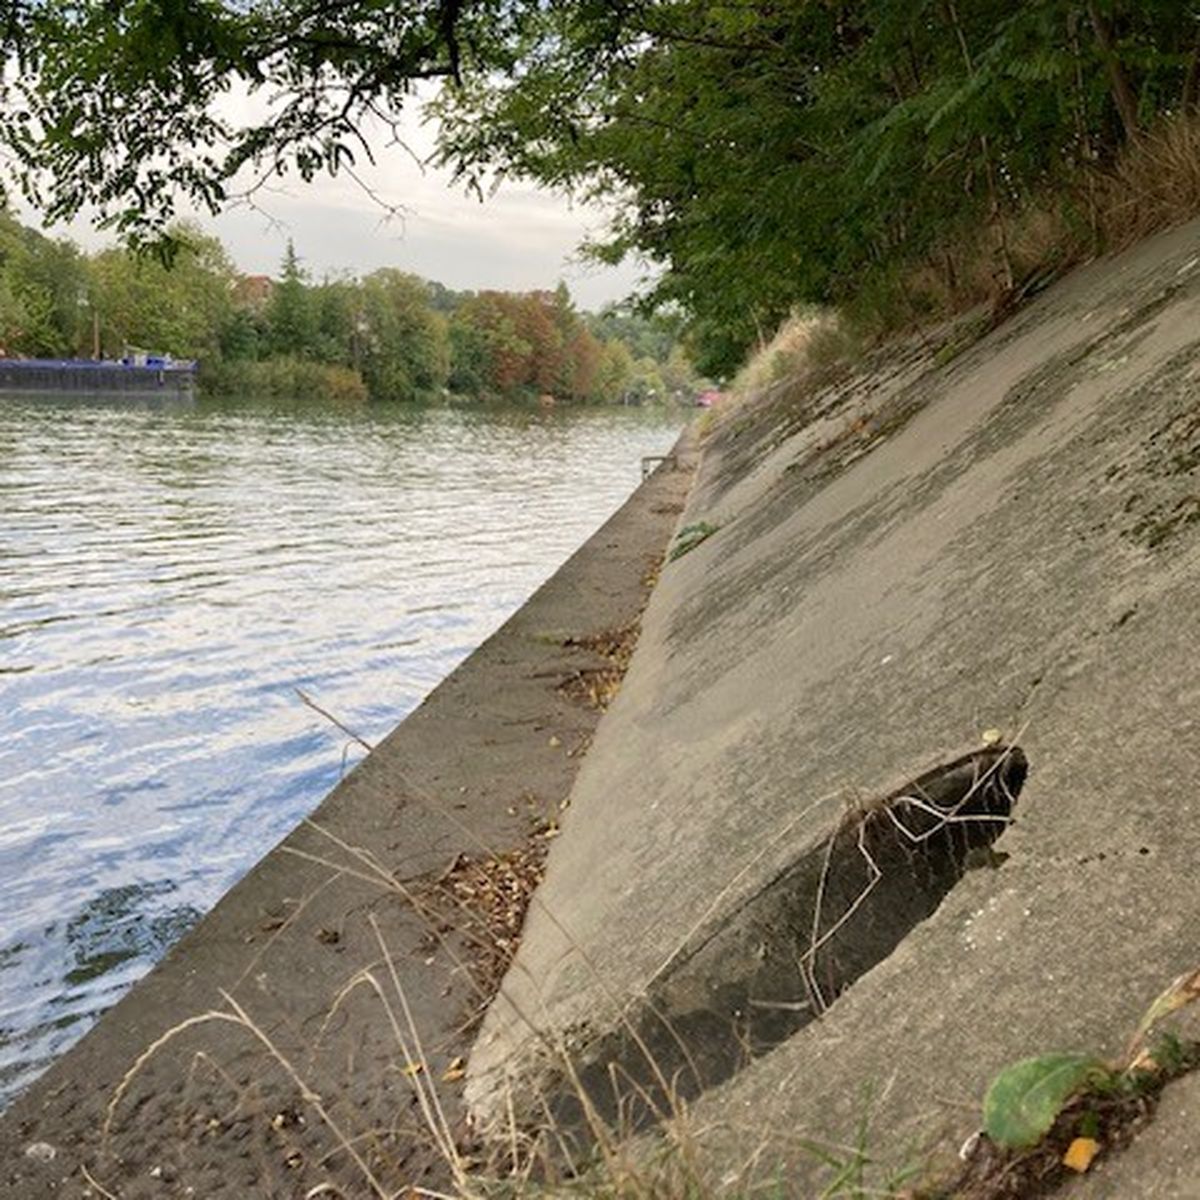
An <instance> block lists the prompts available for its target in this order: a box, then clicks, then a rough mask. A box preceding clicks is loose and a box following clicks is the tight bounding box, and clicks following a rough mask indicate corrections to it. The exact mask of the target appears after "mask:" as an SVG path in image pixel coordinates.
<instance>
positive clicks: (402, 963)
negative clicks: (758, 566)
mask: <svg viewBox="0 0 1200 1200" xmlns="http://www.w3.org/2000/svg"><path fill="white" fill-rule="evenodd" d="M689 481H690V474H689V472H688V471H687V470H686V469H685V470H670V469H667V468H662V469H660V470H659V471H658V472H657V473H656V474H655V475H654V476H653V477H652V478H651V479H650V480H649V481H647V482H646V483H645V484H643V486H642V487H641V488H640V489H639V490H638V491H637V492H636V493H635V495H634V496H633V497H632V498H631V499H630V500H629V501H628V502H627V503H626V504H625V505H624V507H623V508H622V509H621V510H620V511H619V512H618V513H617V514H616V515H615V516H614V517H612V518H611V519H610V520H609V521H608V522H607V523H606V524H605V525H604V526H603V527H602V528H601V529H600V530H599V531H598V532H597V533H596V534H595V535H594V536H593V537H592V538H591V539H590V540H589V541H588V542H587V543H586V544H585V545H584V546H583V547H582V548H581V549H580V550H579V551H578V552H576V554H574V555H573V556H572V557H571V558H570V559H569V560H568V562H567V563H566V564H564V566H563V567H562V568H561V569H560V570H559V571H558V572H557V573H556V574H555V575H554V577H553V578H552V579H550V580H549V581H548V582H547V583H546V584H544V585H543V586H542V587H541V588H540V589H539V590H538V591H537V592H536V593H535V594H534V595H533V596H532V597H531V598H530V600H529V601H528V602H527V603H526V604H525V605H524V606H523V607H522V608H521V609H520V611H519V612H518V613H516V614H515V615H514V616H513V617H512V618H511V619H510V620H509V621H508V622H507V623H506V624H505V625H504V626H503V627H502V628H501V629H500V630H499V631H498V632H497V633H496V634H495V635H493V636H492V637H491V638H490V639H489V640H488V641H487V642H485V643H484V644H483V645H482V646H481V647H480V648H479V649H478V650H477V651H475V653H474V654H472V655H471V657H470V658H469V659H468V660H467V661H466V662H464V663H463V664H462V665H461V666H460V667H459V668H458V669H457V670H455V671H454V672H453V673H452V674H451V675H450V676H449V677H448V678H447V679H446V680H445V681H444V682H443V683H442V684H441V685H440V686H439V687H438V688H437V689H436V690H435V691H434V692H433V693H432V694H431V695H430V696H429V697H428V698H427V699H426V701H425V702H424V703H423V704H422V705H421V707H420V708H419V709H417V711H416V712H414V713H413V714H412V715H411V716H410V717H409V718H408V719H407V720H406V721H405V722H403V723H402V725H401V726H400V727H398V729H397V730H396V731H395V732H394V733H392V734H391V735H390V736H389V737H388V738H387V739H386V740H384V741H383V742H382V743H381V744H380V745H379V746H378V747H376V748H375V750H374V752H373V753H372V754H371V755H370V756H369V757H368V758H367V759H366V760H365V761H364V762H363V763H362V764H361V765H360V766H359V767H358V768H357V769H356V770H355V771H353V772H352V773H351V774H350V775H349V776H348V777H347V778H346V779H345V781H344V782H343V783H342V784H341V785H339V786H338V787H337V788H336V789H335V790H334V791H333V792H332V793H331V794H330V796H329V797H328V798H327V799H326V800H325V802H324V803H323V804H322V805H321V807H320V808H319V809H318V810H317V811H316V812H315V813H314V814H313V817H312V820H311V821H310V822H308V823H305V824H304V825H303V826H301V827H300V828H298V829H297V830H296V831H295V832H294V833H293V834H292V835H291V836H290V837H289V838H287V839H285V841H284V842H283V843H282V844H281V845H280V846H279V847H277V848H276V849H275V850H274V851H272V852H271V853H270V854H269V855H267V857H266V858H265V859H264V860H263V861H262V862H261V863H260V864H259V865H258V866H257V867H256V868H255V869H254V870H253V871H251V873H250V874H249V875H248V876H247V877H246V878H245V879H243V880H242V882H240V883H239V884H238V885H237V886H236V887H235V888H234V889H233V890H232V891H231V892H230V893H229V894H228V895H227V896H226V897H225V898H224V899H223V900H222V901H221V902H220V903H219V904H218V905H217V907H216V908H215V909H214V910H213V911H212V912H211V913H210V914H209V915H208V917H206V918H205V919H204V920H203V921H202V922H201V923H200V924H199V925H198V926H197V927H196V929H194V930H193V931H192V932H191V933H190V934H188V935H187V936H186V937H185V938H184V939H183V940H182V941H181V942H180V943H179V945H177V946H176V947H175V949H174V950H172V951H171V952H170V953H169V954H168V956H167V957H166V959H165V960H164V961H163V962H162V963H161V964H160V966H159V967H158V968H157V969H156V970H154V971H153V972H152V973H151V974H150V975H149V976H147V977H146V978H145V979H144V980H143V981H142V982H141V983H140V984H138V985H137V986H136V987H135V988H134V989H133V991H132V992H131V993H130V994H129V995H128V996H127V997H126V998H125V999H124V1000H123V1001H122V1002H121V1003H120V1004H118V1005H117V1006H116V1007H115V1008H114V1009H113V1010H111V1011H110V1012H109V1013H108V1014H107V1015H106V1016H105V1017H104V1018H103V1019H102V1020H101V1022H100V1023H99V1025H98V1026H97V1027H96V1028H95V1029H94V1030H93V1031H92V1032H91V1033H89V1034H88V1035H87V1036H86V1037H85V1038H84V1039H83V1041H82V1042H80V1043H79V1044H78V1045H77V1046H76V1047H75V1048H74V1049H73V1050H72V1051H70V1052H69V1053H68V1054H67V1055H66V1056H64V1057H63V1058H62V1059H61V1060H60V1061H59V1062H57V1063H56V1064H55V1065H54V1066H53V1067H52V1068H51V1069H50V1070H49V1071H48V1072H47V1073H46V1074H45V1075H44V1076H43V1077H42V1078H40V1079H39V1080H38V1081H37V1082H36V1083H34V1084H33V1085H32V1086H31V1087H30V1088H29V1089H28V1090H27V1091H26V1092H25V1093H24V1094H23V1095H22V1096H20V1097H19V1098H18V1099H17V1100H16V1101H15V1102H14V1104H13V1105H12V1106H11V1108H10V1109H8V1110H7V1112H6V1113H5V1114H4V1115H3V1117H2V1118H0V1163H2V1165H0V1183H3V1185H4V1187H3V1188H0V1190H3V1191H4V1194H5V1195H6V1196H13V1197H39V1198H40V1197H45V1196H47V1195H55V1194H67V1195H79V1194H80V1189H81V1185H84V1186H85V1187H91V1186H92V1185H90V1184H88V1182H87V1176H85V1175H84V1171H85V1170H86V1171H87V1172H88V1173H89V1174H90V1175H91V1176H92V1177H93V1178H94V1179H95V1180H96V1181H97V1184H98V1185H99V1187H96V1188H94V1190H93V1191H92V1194H93V1195H103V1194H104V1193H103V1192H102V1191H101V1190H99V1188H100V1187H102V1188H104V1189H106V1190H108V1191H110V1192H111V1193H112V1194H114V1195H119V1196H121V1197H122V1200H127V1198H136V1197H140V1196H162V1195H164V1194H170V1195H184V1194H191V1195H196V1196H203V1197H211V1196H229V1197H235V1196H236V1197H244V1196H246V1195H260V1194H261V1195H269V1194H277V1195H287V1196H292V1195H304V1194H305V1193H306V1192H307V1191H309V1190H310V1189H312V1188H319V1187H320V1186H321V1185H323V1184H331V1185H332V1184H334V1183H338V1182H340V1183H341V1184H342V1185H343V1187H344V1194H345V1195H346V1196H357V1195H361V1194H363V1193H364V1190H365V1189H366V1188H369V1186H370V1184H369V1182H366V1180H367V1179H368V1178H377V1179H378V1180H380V1181H381V1184H382V1185H383V1186H388V1187H391V1186H394V1187H399V1186H400V1185H401V1184H407V1183H411V1182H413V1181H414V1180H419V1179H421V1178H425V1177H429V1178H434V1177H441V1175H442V1174H444V1171H445V1166H444V1163H443V1162H442V1161H441V1159H440V1156H439V1154H438V1151H437V1146H436V1139H432V1138H431V1136H430V1134H429V1131H428V1128H427V1125H426V1123H425V1121H424V1119H423V1117H422V1115H421V1112H420V1108H419V1104H418V1102H417V1100H416V1098H415V1096H414V1094H413V1090H412V1086H411V1085H412V1079H411V1072H412V1071H415V1070H416V1069H417V1067H418V1065H419V1064H418V1062H417V1061H416V1052H415V1051H414V1054H413V1057H412V1058H410V1057H408V1056H406V1053H405V1051H404V1050H403V1049H402V1048H401V1047H400V1046H399V1045H398V1044H397V1038H396V1031H395V1029H394V1028H393V1026H392V1024H391V1019H392V1017H396V1019H397V1020H398V1021H399V1023H400V1027H401V1029H404V1030H406V1029H407V1028H408V1026H407V1024H406V1021H405V1018H404V1016H403V1013H402V1011H401V1010H402V1002H401V1000H400V998H399V995H398V993H397V991H396V990H395V987H394V986H393V983H392V967H393V966H395V968H396V970H397V973H398V978H399V979H400V980H401V982H402V987H403V994H404V1003H406V1004H407V1005H408V1006H409V1010H410V1011H411V1013H412V1016H413V1019H414V1023H415V1025H416V1028H417V1029H418V1030H419V1032H420V1035H421V1044H422V1051H421V1057H422V1058H423V1059H424V1061H425V1062H426V1063H428V1067H427V1068H425V1067H422V1068H421V1069H422V1070H425V1069H428V1070H429V1071H430V1072H431V1073H433V1072H436V1073H438V1074H439V1075H447V1076H450V1079H449V1080H448V1081H447V1082H446V1083H445V1084H441V1085H440V1087H441V1091H442V1093H443V1097H444V1099H445V1101H446V1103H447V1104H450V1105H451V1107H453V1103H454V1101H453V1100H452V1097H453V1095H454V1093H455V1091H456V1090H457V1085H456V1083H455V1079H454V1076H455V1074H456V1072H457V1071H459V1070H460V1068H457V1067H455V1065H454V1064H455V1063H456V1062H457V1060H458V1059H460V1058H462V1057H463V1056H464V1055H465V1053H466V1051H467V1049H468V1047H469V1043H470V1040H471V1037H472V1030H473V1022H474V1020H475V1018H476V1016H477V1013H478V1009H479V1006H480V1004H481V1001H482V999H483V998H482V997H481V996H480V994H479V992H478V990H477V989H478V986H479V983H480V981H481V977H480V975H479V973H478V971H473V970H472V969H471V968H472V966H473V965H475V964H477V962H478V959H477V958H473V957H472V955H473V951H474V949H475V948H477V947H478V945H479V926H478V919H479V915H480V914H479V912H478V911H466V910H463V909H461V908H457V907H455V908H453V909H450V910H447V908H446V906H445V905H442V904H438V900H439V898H444V897H446V896H450V897H454V896H461V890H460V889H456V887H455V885H456V884H464V883H465V885H466V886H467V887H470V886H473V884H474V883H476V882H483V881H486V880H487V879H492V880H496V879H500V881H501V882H502V883H503V881H504V877H503V876H502V875H500V876H498V875H496V874H494V873H493V874H489V873H488V871H487V870H486V869H485V870H484V871H483V873H482V878H476V879H474V880H473V878H472V873H471V871H470V869H469V864H470V863H472V862H473V863H476V864H478V863H485V864H486V863H491V862H498V863H507V864H509V865H514V864H517V865H518V866H517V868H516V869H515V870H514V872H513V874H514V876H515V875H519V864H520V863H522V862H527V863H529V864H531V865H532V866H533V868H534V869H535V870H536V857H537V854H536V852H537V850H538V849H539V845H544V844H546V843H547V842H549V841H552V840H553V837H554V833H555V831H556V829H557V822H558V820H559V819H560V817H561V805H562V803H563V801H564V800H565V799H566V797H567V795H568V793H569V790H570V786H571V783H572V780H573V779H574V776H575V774H576V772H577V770H578V767H579V764H580V762H581V760H582V758H583V755H584V754H585V753H586V750H587V746H588V743H589V740H590V738H591V735H592V731H593V730H594V728H595V726H596V723H597V721H598V719H599V715H600V710H599V709H598V708H597V707H594V706H593V705H592V704H591V703H589V697H590V695H591V691H590V689H589V688H588V687H587V686H586V685H587V681H588V680H589V678H591V677H590V676H589V672H599V673H600V674H601V676H603V675H604V673H606V672H609V671H611V669H612V665H613V664H612V662H611V657H610V656H608V655H606V645H607V643H606V642H605V641H604V640H603V639H601V640H600V641H599V642H596V641H593V640H591V639H590V636H589V635H596V634H601V633H604V632H606V631H612V630H623V629H626V628H628V627H629V626H630V624H631V623H633V622H636V620H637V617H638V614H639V612H640V609H641V607H642V605H643V603H644V600H645V597H646V594H647V590H648V588H649V586H650V582H651V580H652V579H653V576H654V573H655V570H656V568H657V565H658V563H659V562H660V561H661V558H662V554H663V551H664V549H665V547H666V544H667V540H668V538H669V536H670V533H671V530H672V529H673V528H674V525H675V522H676V520H677V517H678V512H679V510H680V507H681V505H682V502H683V497H684V495H685V493H686V490H687V486H688V483H689ZM581 683H582V684H583V686H582V687H581V686H580V684H581ZM604 698H605V696H604V693H603V690H601V692H600V693H599V694H598V699H601V700H603V699H604ZM531 848H532V850H533V851H534V853H531ZM447 885H448V886H447ZM431 917H433V918H434V919H433V920H431ZM384 948H386V953H385V949H384ZM377 985H378V988H379V991H376V986H377ZM206 1013H208V1014H218V1013H219V1014H220V1015H219V1016H210V1017H208V1018H206V1017H205V1014H206ZM239 1013H240V1014H243V1015H244V1018H245V1020H244V1022H242V1023H238V1022H240V1021H241V1018H240V1017H239V1015H238V1014H239ZM189 1022H194V1023H192V1024H189ZM181 1026H182V1028H181ZM251 1026H252V1027H251ZM172 1030H179V1032H178V1033H176V1034H172V1033H171V1031H172ZM405 1036H407V1034H406V1035H405ZM164 1037H169V1038H170V1040H169V1041H168V1042H167V1043H166V1044H164V1045H163V1047H162V1049H161V1050H160V1051H158V1052H156V1053H154V1054H153V1055H152V1056H151V1057H149V1058H148V1059H143V1057H142V1056H144V1055H145V1054H146V1053H147V1050H148V1049H149V1048H150V1047H153V1046H155V1044H156V1043H158V1042H159V1040H160V1039H162V1038H164ZM409 1049H410V1050H411V1049H412V1047H410V1048H409ZM410 1063H411V1066H410ZM406 1070H407V1071H409V1074H407V1075H406ZM123 1081H124V1087H122V1082H123ZM315 1096H319V1097H320V1109H321V1111H323V1112H324V1113H325V1114H326V1117H327V1118H328V1120H327V1121H322V1120H321V1119H320V1118H319V1117H318V1116H317V1115H316V1111H315V1110H314V1107H313V1104H312V1103H311V1102H312V1101H313V1098H314V1097H315ZM448 1119H449V1120H450V1121H451V1122H454V1121H455V1120H456V1119H457V1118H455V1116H454V1115H453V1113H450V1114H448ZM47 1148H49V1149H47ZM51 1154H52V1156H51ZM188 1188H191V1189H193V1191H192V1192H190V1193H189V1192H187V1191H186V1189H188Z"/></svg>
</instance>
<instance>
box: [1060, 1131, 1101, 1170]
mask: <svg viewBox="0 0 1200 1200" xmlns="http://www.w3.org/2000/svg"><path fill="white" fill-rule="evenodd" d="M1099 1153H1100V1143H1099V1142H1098V1141H1096V1139H1095V1138H1089V1137H1077V1138H1076V1139H1075V1140H1074V1141H1073V1142H1072V1143H1071V1144H1070V1145H1069V1146H1068V1147H1067V1152H1066V1154H1064V1155H1063V1166H1064V1167H1070V1168H1071V1170H1072V1171H1078V1172H1079V1173H1080V1174H1081V1175H1082V1174H1083V1172H1084V1171H1086V1170H1087V1169H1088V1167H1090V1166H1091V1165H1092V1160H1093V1159H1094V1158H1095V1157H1096V1155H1097V1154H1099Z"/></svg>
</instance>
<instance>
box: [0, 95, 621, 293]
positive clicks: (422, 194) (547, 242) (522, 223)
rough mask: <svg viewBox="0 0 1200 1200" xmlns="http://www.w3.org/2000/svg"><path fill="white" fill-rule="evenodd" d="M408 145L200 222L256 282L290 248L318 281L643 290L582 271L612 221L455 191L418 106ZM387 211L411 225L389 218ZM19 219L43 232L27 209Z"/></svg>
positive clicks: (538, 202)
mask: <svg viewBox="0 0 1200 1200" xmlns="http://www.w3.org/2000/svg"><path fill="white" fill-rule="evenodd" d="M403 136H404V137H405V140H406V142H407V143H408V146H409V147H410V150H411V153H410V152H406V151H405V150H403V149H400V148H399V147H392V148H385V147H384V146H383V140H384V139H383V138H382V137H378V138H376V139H374V140H375V143H376V152H377V160H378V161H377V164H376V165H375V167H373V168H372V167H364V169H362V170H361V171H360V172H359V181H358V182H356V181H355V180H353V179H351V178H349V177H347V176H340V177H339V178H337V179H330V178H328V177H320V178H317V179H314V180H313V181H312V182H310V183H304V182H303V181H302V180H300V179H295V180H292V181H284V182H283V183H282V185H281V186H278V187H276V188H274V189H273V190H272V191H269V192H262V193H260V194H259V195H258V197H257V203H258V205H259V210H257V211H256V210H254V209H250V208H246V207H242V208H235V209H233V210H231V211H229V212H226V213H223V214H222V215H221V216H219V217H217V218H215V219H214V218H212V217H201V218H200V223H201V224H202V225H203V226H205V227H206V228H207V229H209V230H211V231H212V232H214V233H216V234H217V235H218V236H219V237H220V238H221V240H222V241H223V242H224V243H225V246H226V248H227V249H228V250H229V252H230V254H231V255H232V256H233V259H234V262H235V263H237V265H238V267H239V268H240V269H241V270H242V271H245V272H247V273H248V274H265V275H270V274H276V273H277V272H278V268H279V263H280V260H281V258H282V257H283V252H284V247H285V244H286V242H287V239H288V238H289V237H290V238H292V240H293V241H294V242H295V246H296V252H297V254H299V256H300V258H301V260H302V261H303V263H304V266H305V267H306V268H307V270H308V271H309V272H310V274H311V275H312V276H313V277H314V278H316V279H320V278H322V277H323V276H324V275H326V274H339V273H343V272H350V273H352V274H362V273H364V272H367V271H372V270H374V269H375V268H377V267H385V266H388V267H399V268H400V269H401V270H404V271H410V272H412V273H413V274H416V275H420V276H423V277H424V278H426V279H436V280H439V281H440V282H442V283H444V284H446V285H447V286H448V287H452V288H462V289H480V288H500V289H504V290H510V291H528V290H531V289H533V288H549V287H553V286H554V285H555V284H556V283H557V282H558V280H560V279H561V280H564V281H565V282H566V284H567V286H568V287H569V288H570V289H571V294H572V295H573V296H574V297H575V299H576V301H577V302H578V303H579V305H580V307H582V308H588V309H598V308H600V307H601V306H602V305H604V304H606V303H608V302H610V301H613V300H619V299H621V298H622V297H623V296H626V295H628V294H629V293H630V292H631V291H632V290H633V289H634V287H635V285H636V284H637V282H638V280H639V278H640V277H641V276H642V274H643V268H641V267H639V266H637V265H636V264H628V265H624V266H621V267H617V268H610V267H597V266H594V265H591V264H585V263H582V262H580V261H578V257H577V255H576V250H577V248H578V246H579V244H580V242H581V241H582V240H583V239H584V238H585V236H586V235H587V234H588V233H589V232H592V231H598V230H600V229H602V228H603V225H604V215H603V213H600V212H598V211H597V210H595V209H587V208H584V207H581V206H579V205H571V204H569V203H568V202H567V201H566V200H565V199H563V198H561V197H559V196H555V195H551V194H549V193H547V192H543V191H540V190H538V189H536V188H533V187H530V186H529V185H527V184H523V183H508V184H505V185H502V186H501V188H500V190H499V191H498V192H497V193H496V194H495V195H493V196H490V197H488V198H487V199H486V200H484V201H483V202H482V203H481V202H480V201H479V200H478V199H477V198H476V197H474V196H469V195H467V194H466V192H465V190H464V189H463V188H462V187H461V186H454V185H451V183H450V179H449V176H448V174H447V173H446V172H444V171H439V170H436V169H435V168H433V167H425V168H422V167H421V166H420V165H419V164H418V161H417V160H418V159H420V158H423V157H425V156H427V155H428V154H429V153H430V152H431V151H432V149H433V130H432V128H431V127H429V126H427V125H422V124H421V122H420V119H419V116H418V112H417V109H416V108H415V106H414V108H413V110H412V112H411V113H410V115H408V116H407V117H406V119H405V121H404V123H403ZM364 185H366V186H365V187H364ZM368 189H369V190H368ZM371 192H373V193H374V194H375V196H377V197H378V199H375V198H373V197H372V195H371V194H370V193H371ZM380 201H383V202H384V204H386V205H392V206H398V207H399V208H400V209H401V210H402V212H403V215H402V216H391V217H389V216H388V214H387V212H386V209H385V208H384V207H383V205H381V203H380ZM18 213H19V215H20V216H21V217H22V219H25V220H28V221H29V222H30V223H31V224H36V220H35V219H34V218H33V216H32V214H31V213H29V211H28V210H25V211H24V212H21V210H20V209H18ZM52 232H54V233H56V234H59V235H65V236H69V237H71V238H73V239H74V240H75V241H76V242H78V243H80V244H81V245H83V246H85V247H86V248H87V249H95V248H97V247H99V246H103V245H106V244H108V243H109V242H110V241H111V237H110V235H107V234H102V233H97V232H95V231H94V230H92V229H91V228H90V227H88V226H87V225H86V224H84V223H82V222H80V223H77V224H76V225H74V226H72V227H70V228H59V229H55V230H53V231H52Z"/></svg>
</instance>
